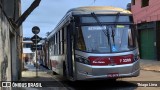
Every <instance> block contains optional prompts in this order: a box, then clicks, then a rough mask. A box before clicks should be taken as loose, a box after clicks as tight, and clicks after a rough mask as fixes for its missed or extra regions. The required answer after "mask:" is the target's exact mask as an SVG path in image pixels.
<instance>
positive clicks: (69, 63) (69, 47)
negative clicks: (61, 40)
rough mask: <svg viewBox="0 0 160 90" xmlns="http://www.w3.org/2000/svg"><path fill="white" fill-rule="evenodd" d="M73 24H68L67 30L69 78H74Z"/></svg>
mask: <svg viewBox="0 0 160 90" xmlns="http://www.w3.org/2000/svg"><path fill="white" fill-rule="evenodd" d="M71 27H72V26H71V25H68V26H67V30H66V34H67V35H66V40H67V46H66V59H67V60H66V61H67V62H66V64H67V67H66V68H67V75H68V77H69V78H73V60H72V54H73V52H72V47H73V46H72V39H71V31H72V30H71Z"/></svg>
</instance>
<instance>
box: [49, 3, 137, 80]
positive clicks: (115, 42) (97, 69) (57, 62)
mask: <svg viewBox="0 0 160 90" xmlns="http://www.w3.org/2000/svg"><path fill="white" fill-rule="evenodd" d="M136 43H137V42H136V30H135V28H134V23H133V17H132V13H131V12H130V11H127V10H124V9H121V8H117V7H108V6H89V7H78V8H73V9H71V10H69V11H68V12H67V13H66V15H65V16H64V17H63V18H62V19H61V21H60V22H59V23H58V25H57V26H56V27H55V29H54V30H53V31H52V32H51V33H50V35H49V36H48V37H47V44H48V50H47V51H48V52H47V53H48V60H47V61H48V62H50V65H49V66H50V67H49V68H50V69H52V70H53V71H54V72H55V73H58V74H60V75H62V76H64V77H66V78H67V79H69V80H72V81H75V80H88V79H117V78H123V77H136V76H138V75H139V72H140V66H139V53H138V49H137V44H136Z"/></svg>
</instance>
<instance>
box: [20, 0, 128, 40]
mask: <svg viewBox="0 0 160 90" xmlns="http://www.w3.org/2000/svg"><path fill="white" fill-rule="evenodd" d="M33 1H34V0H21V5H22V6H21V8H22V13H23V12H24V11H25V10H26V9H27V8H28V7H29V6H30V5H31V3H32V2H33ZM130 2H131V0H41V2H40V5H39V6H38V7H37V8H36V9H35V10H34V11H33V12H32V13H31V14H30V15H29V16H28V17H27V19H26V20H25V21H24V23H23V25H22V27H23V37H32V36H33V35H34V34H33V33H32V27H34V26H38V27H39V28H40V33H39V34H38V35H39V36H40V37H43V38H44V37H46V33H47V32H51V31H52V30H53V29H54V28H55V26H56V25H57V24H58V23H59V21H60V20H61V19H62V17H63V16H64V15H65V14H66V12H67V11H68V10H69V9H71V8H76V7H82V6H114V7H120V8H123V9H126V6H127V4H128V3H130Z"/></svg>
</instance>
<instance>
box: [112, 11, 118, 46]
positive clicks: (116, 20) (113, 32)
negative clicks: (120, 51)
mask: <svg viewBox="0 0 160 90" xmlns="http://www.w3.org/2000/svg"><path fill="white" fill-rule="evenodd" d="M119 16H120V12H118V13H117V15H116V18H115V26H114V27H115V28H116V25H117V22H118V19H119ZM111 36H112V40H113V45H114V46H115V39H114V36H115V30H113V29H112V35H111Z"/></svg>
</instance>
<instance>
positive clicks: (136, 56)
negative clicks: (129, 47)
mask: <svg viewBox="0 0 160 90" xmlns="http://www.w3.org/2000/svg"><path fill="white" fill-rule="evenodd" d="M133 60H134V62H135V61H137V60H139V55H138V54H136V55H134V58H133Z"/></svg>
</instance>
